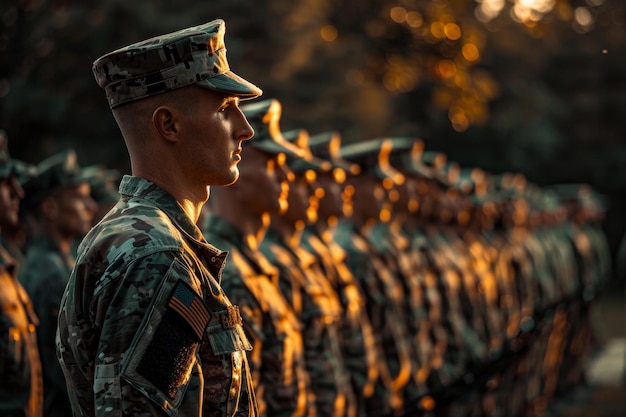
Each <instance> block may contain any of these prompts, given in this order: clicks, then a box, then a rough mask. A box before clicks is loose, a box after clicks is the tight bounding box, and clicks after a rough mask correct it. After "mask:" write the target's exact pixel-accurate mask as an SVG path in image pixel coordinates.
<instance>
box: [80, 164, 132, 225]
mask: <svg viewBox="0 0 626 417" xmlns="http://www.w3.org/2000/svg"><path fill="white" fill-rule="evenodd" d="M82 172H83V176H84V177H85V178H86V179H87V181H88V182H89V186H90V188H91V198H92V199H93V201H94V202H95V203H96V204H97V206H98V207H97V210H96V213H95V214H94V216H93V224H94V225H95V224H96V223H98V222H99V221H100V220H101V219H102V218H103V217H104V216H105V215H106V214H107V213H108V212H109V210H111V209H112V208H113V206H114V205H115V204H116V203H117V201H118V200H119V198H120V194H119V193H118V191H117V189H118V186H119V182H120V179H121V177H122V174H121V173H120V172H119V171H118V170H116V169H109V168H107V167H105V166H104V165H90V166H87V167H84V168H82Z"/></svg>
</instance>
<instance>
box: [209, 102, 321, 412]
mask: <svg viewBox="0 0 626 417" xmlns="http://www.w3.org/2000/svg"><path fill="white" fill-rule="evenodd" d="M242 110H243V111H244V114H245V115H246V117H247V118H248V120H249V122H250V123H251V125H252V126H253V128H254V129H255V131H256V135H255V138H254V140H252V141H249V142H246V145H244V150H243V153H244V158H243V160H242V161H241V162H240V163H239V173H240V178H239V181H238V182H237V183H235V184H233V185H231V186H230V187H220V188H215V189H213V190H212V196H211V199H210V210H209V212H208V214H207V216H206V218H205V221H204V224H203V225H202V231H203V234H204V236H205V237H206V238H207V239H208V240H209V241H211V242H213V243H214V244H215V245H217V246H218V247H219V248H221V249H222V250H226V251H228V253H229V254H228V262H227V263H226V267H225V268H224V270H223V271H222V287H223V289H224V291H226V292H227V293H228V294H229V297H230V299H231V301H232V302H234V303H235V304H238V305H239V307H240V308H241V314H242V316H243V318H244V329H245V331H246V333H247V334H248V337H249V339H250V341H251V342H252V345H253V349H252V353H251V355H250V368H251V373H252V379H253V381H254V387H255V392H256V394H257V400H258V404H259V413H260V415H261V416H268V417H269V416H285V417H287V416H288V417H313V416H317V415H318V414H317V411H316V408H315V394H314V393H313V392H312V390H311V386H310V385H311V381H310V379H309V375H308V372H307V370H306V366H305V363H304V346H303V340H302V323H301V321H300V317H298V316H297V315H296V314H295V312H294V311H293V309H292V307H291V305H290V304H289V303H288V302H287V300H286V299H285V297H284V296H283V295H282V293H281V292H280V288H279V286H278V280H279V279H280V277H279V273H278V269H277V268H276V267H275V266H273V265H271V264H270V261H269V260H268V259H267V258H265V256H263V254H262V253H261V252H260V250H259V245H260V243H261V241H262V240H263V239H264V236H265V232H266V231H267V228H268V227H269V222H270V216H271V213H272V212H281V211H282V210H285V209H286V202H287V201H286V198H287V196H286V192H288V191H289V185H288V183H287V182H285V181H283V182H281V181H279V180H278V177H277V176H278V175H279V172H282V173H283V175H282V176H285V174H284V170H285V169H286V168H285V166H284V164H285V158H286V154H289V153H291V154H292V155H293V156H294V157H299V155H300V154H302V152H301V150H300V149H297V148H296V147H295V146H293V145H292V144H290V143H287V142H286V141H284V140H281V138H280V137H278V136H277V135H276V134H274V135H272V134H271V133H270V132H277V131H278V126H277V124H278V118H279V117H280V112H281V107H280V103H279V102H278V101H277V100H264V101H259V102H256V103H253V104H249V105H245V106H242Z"/></svg>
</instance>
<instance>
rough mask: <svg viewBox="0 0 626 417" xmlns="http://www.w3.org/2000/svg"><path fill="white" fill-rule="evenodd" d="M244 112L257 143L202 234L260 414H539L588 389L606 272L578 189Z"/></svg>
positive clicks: (214, 202) (592, 208)
mask: <svg viewBox="0 0 626 417" xmlns="http://www.w3.org/2000/svg"><path fill="white" fill-rule="evenodd" d="M242 109H243V111H244V113H245V114H246V116H247V117H248V120H249V121H250V122H251V123H252V125H253V127H254V129H255V131H256V135H255V138H254V139H253V140H251V141H249V142H246V143H245V145H244V147H245V149H244V158H243V160H242V161H241V162H240V164H239V168H240V179H239V181H238V182H237V183H235V184H234V185H232V186H230V187H225V188H215V189H213V190H212V196H211V198H210V199H209V202H210V203H209V205H208V206H207V207H208V208H207V211H206V213H205V216H204V218H203V219H202V223H201V228H202V231H203V233H204V235H205V237H206V238H207V240H208V241H209V242H212V243H213V244H215V245H216V246H217V247H218V248H220V249H223V250H227V251H228V252H229V259H228V262H227V265H226V269H225V271H224V273H223V279H222V285H223V287H224V290H225V292H226V293H227V294H228V295H229V297H230V298H231V300H232V301H233V303H234V304H238V305H239V306H240V308H241V311H242V315H243V316H244V323H245V325H246V326H247V327H246V329H247V331H248V333H249V335H250V336H251V337H250V339H251V340H253V342H254V345H255V348H254V350H253V352H252V358H251V367H252V371H253V379H254V381H255V383H256V389H257V395H258V398H259V403H260V404H261V407H262V410H263V414H264V415H268V416H273V415H297V416H311V415H324V416H346V417H347V416H383V415H463V416H469V415H511V416H520V415H535V414H536V415H538V414H540V413H541V412H542V411H544V409H545V407H546V406H547V404H548V403H549V400H550V399H552V398H554V397H555V396H556V395H558V394H559V393H562V392H566V391H567V390H568V389H570V388H571V387H573V386H576V385H577V384H580V383H581V382H582V380H583V364H584V358H585V355H586V353H587V352H588V351H589V349H590V347H591V346H592V342H593V332H592V328H591V327H590V323H589V307H590V305H591V304H592V301H593V300H594V299H595V298H596V295H597V294H598V292H599V291H600V290H601V288H602V287H603V285H604V283H605V282H606V280H607V279H608V277H609V274H610V259H609V257H608V256H609V255H608V254H609V251H608V247H607V241H606V239H605V236H604V235H603V233H602V229H601V228H600V225H601V222H602V216H603V208H602V204H601V200H599V199H598V198H597V197H596V195H595V194H594V193H593V191H592V190H591V189H590V188H589V187H588V186H585V185H582V186H579V185H569V186H559V187H557V186H555V187H550V188H541V187H538V186H536V185H534V184H532V183H529V182H528V181H526V179H525V178H524V176H522V175H514V174H503V175H490V174H489V173H487V172H484V171H483V170H480V169H463V168H462V167H460V166H459V165H458V164H456V163H454V162H451V161H447V158H446V155H445V154H443V153H439V152H434V151H430V150H426V149H425V146H424V142H423V141H422V140H418V139H415V138H405V137H400V138H380V139H372V140H366V141H362V142H358V143H351V144H342V143H341V137H340V135H339V134H338V133H336V132H326V133H320V134H316V135H310V134H309V133H308V132H307V131H306V130H304V129H296V130H290V131H282V130H281V128H280V118H281V113H282V106H281V104H280V102H278V101H277V100H274V99H270V100H264V101H259V102H256V103H253V104H248V105H244V106H242Z"/></svg>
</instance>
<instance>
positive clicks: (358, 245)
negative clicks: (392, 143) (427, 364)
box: [335, 140, 415, 415]
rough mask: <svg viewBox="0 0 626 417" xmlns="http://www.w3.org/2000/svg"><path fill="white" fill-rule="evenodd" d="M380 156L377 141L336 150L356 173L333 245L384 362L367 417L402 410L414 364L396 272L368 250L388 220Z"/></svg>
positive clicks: (374, 250) (377, 253)
mask: <svg viewBox="0 0 626 417" xmlns="http://www.w3.org/2000/svg"><path fill="white" fill-rule="evenodd" d="M380 152H381V141H378V140H370V141H365V142H360V143H354V144H347V145H344V146H342V148H341V152H340V155H341V156H342V158H344V159H346V160H348V161H350V162H352V163H355V164H357V165H358V166H359V168H360V170H361V171H360V173H359V174H358V175H352V176H348V177H347V178H346V187H345V191H344V198H345V210H346V217H345V218H344V219H342V220H340V221H339V224H338V226H337V229H336V232H335V241H336V242H337V243H338V244H339V245H340V246H341V247H342V248H343V249H344V250H345V251H346V253H347V258H346V259H347V260H348V266H349V268H350V270H351V272H352V274H353V276H354V277H356V278H357V279H358V280H359V284H360V285H361V287H362V288H363V292H364V293H365V297H366V300H367V302H366V306H367V311H368V315H369V319H370V321H371V323H372V326H373V327H374V331H375V332H377V333H379V334H380V335H381V338H382V341H381V344H382V349H383V353H384V358H385V360H384V363H383V364H381V368H380V373H381V387H380V389H382V390H383V392H386V397H387V400H386V401H384V402H376V401H372V402H371V403H370V404H368V412H369V414H371V415H377V414H379V413H386V412H389V411H391V410H393V411H399V410H401V409H402V407H403V405H404V396H405V389H406V387H407V385H408V384H409V383H410V382H411V378H412V373H413V371H414V370H413V362H414V358H415V356H414V355H415V352H414V350H413V349H412V347H411V342H410V341H411V338H410V333H409V330H408V328H407V320H408V317H406V308H405V304H406V300H405V296H404V291H403V288H402V283H401V282H400V280H399V278H398V276H397V275H396V272H397V271H394V270H393V269H391V268H390V266H389V265H388V264H387V263H386V260H385V256H387V255H386V254H385V253H382V252H381V251H380V250H379V249H378V248H376V247H375V246H374V245H372V241H371V239H370V234H371V231H372V229H373V228H374V226H375V225H376V224H377V223H378V222H379V221H381V218H385V216H388V215H389V211H388V209H389V207H388V206H387V207H385V206H384V204H385V202H386V201H387V199H386V195H385V194H386V191H385V188H384V186H383V183H384V182H386V183H389V181H392V180H391V179H390V177H389V176H388V174H386V173H385V172H384V171H382V170H381V168H380V165H379V155H380ZM387 219H388V218H387ZM381 398H383V396H381V395H377V396H374V397H372V400H380V399H381Z"/></svg>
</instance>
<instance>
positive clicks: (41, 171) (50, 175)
mask: <svg viewBox="0 0 626 417" xmlns="http://www.w3.org/2000/svg"><path fill="white" fill-rule="evenodd" d="M83 182H87V177H86V176H85V175H84V173H83V171H82V170H81V169H80V166H79V165H78V160H77V157H76V152H75V151H74V150H73V149H69V150H66V151H62V152H59V153H56V154H54V155H52V156H50V157H48V158H46V159H44V160H43V161H41V162H40V163H39V164H38V165H37V173H36V175H33V176H32V177H31V178H29V179H28V180H26V181H25V182H24V184H23V185H22V186H23V188H24V195H25V197H24V206H25V207H26V208H34V207H37V206H38V205H39V203H41V202H42V201H43V200H44V199H45V198H47V197H49V196H50V195H52V194H53V193H54V192H56V191H57V190H59V189H61V188H62V187H65V186H68V185H76V184H80V183H83Z"/></svg>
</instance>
